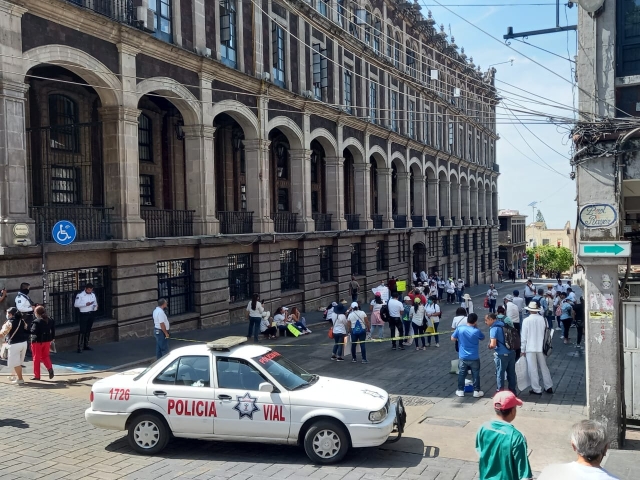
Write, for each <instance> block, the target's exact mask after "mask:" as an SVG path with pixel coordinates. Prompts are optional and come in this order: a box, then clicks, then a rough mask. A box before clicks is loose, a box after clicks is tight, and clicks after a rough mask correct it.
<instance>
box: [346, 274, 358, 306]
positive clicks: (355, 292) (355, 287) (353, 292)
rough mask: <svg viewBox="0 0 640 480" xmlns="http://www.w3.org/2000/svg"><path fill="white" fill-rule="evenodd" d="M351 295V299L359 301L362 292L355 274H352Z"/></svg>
mask: <svg viewBox="0 0 640 480" xmlns="http://www.w3.org/2000/svg"><path fill="white" fill-rule="evenodd" d="M348 293H349V295H351V301H352V302H357V301H358V294H359V293H360V284H359V283H358V282H356V277H355V275H351V281H350V282H349V292H348Z"/></svg>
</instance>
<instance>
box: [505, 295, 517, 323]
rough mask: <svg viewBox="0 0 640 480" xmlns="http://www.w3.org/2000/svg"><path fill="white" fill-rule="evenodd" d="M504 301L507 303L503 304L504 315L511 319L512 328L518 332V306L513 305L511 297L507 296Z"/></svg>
mask: <svg viewBox="0 0 640 480" xmlns="http://www.w3.org/2000/svg"><path fill="white" fill-rule="evenodd" d="M504 299H505V300H506V301H507V303H506V304H505V305H506V306H505V313H506V314H507V317H509V318H510V319H511V322H512V323H513V326H514V327H515V328H516V330H518V331H519V330H520V310H518V306H517V305H516V304H515V303H513V295H507V296H506V297H504Z"/></svg>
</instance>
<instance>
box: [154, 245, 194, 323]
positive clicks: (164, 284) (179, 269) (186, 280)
mask: <svg viewBox="0 0 640 480" xmlns="http://www.w3.org/2000/svg"><path fill="white" fill-rule="evenodd" d="M192 263H193V261H192V260H191V259H190V258H187V259H183V260H165V261H162V262H157V264H156V266H157V268H158V298H164V299H166V300H167V301H168V302H169V307H168V310H169V315H180V314H181V313H187V312H193V311H194V302H193V266H192Z"/></svg>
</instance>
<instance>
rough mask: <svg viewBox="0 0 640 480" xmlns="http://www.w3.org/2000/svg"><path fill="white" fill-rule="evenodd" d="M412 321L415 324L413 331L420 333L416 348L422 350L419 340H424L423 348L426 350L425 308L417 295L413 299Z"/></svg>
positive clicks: (416, 340) (416, 339)
mask: <svg viewBox="0 0 640 480" xmlns="http://www.w3.org/2000/svg"><path fill="white" fill-rule="evenodd" d="M410 315H411V323H412V324H413V331H414V332H415V333H416V335H418V336H417V337H416V338H415V342H416V350H420V348H419V347H418V340H421V341H422V350H426V349H427V347H426V345H425V342H424V316H425V310H424V305H423V304H422V301H421V300H420V299H419V298H418V297H416V298H415V300H414V301H413V307H412V308H411V314H410Z"/></svg>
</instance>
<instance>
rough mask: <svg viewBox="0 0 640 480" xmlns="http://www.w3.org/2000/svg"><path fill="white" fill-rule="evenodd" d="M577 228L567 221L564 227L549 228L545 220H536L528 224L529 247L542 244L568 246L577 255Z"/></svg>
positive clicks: (527, 237)
mask: <svg viewBox="0 0 640 480" xmlns="http://www.w3.org/2000/svg"><path fill="white" fill-rule="evenodd" d="M574 235H575V230H574V229H573V228H571V222H569V221H567V223H566V224H565V225H564V228H547V224H546V223H545V222H534V223H531V224H529V225H527V235H526V239H527V244H528V247H529V248H533V247H538V246H541V245H551V246H554V247H566V248H568V249H569V250H571V253H573V255H574V257H575V255H576V242H575V238H574Z"/></svg>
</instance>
